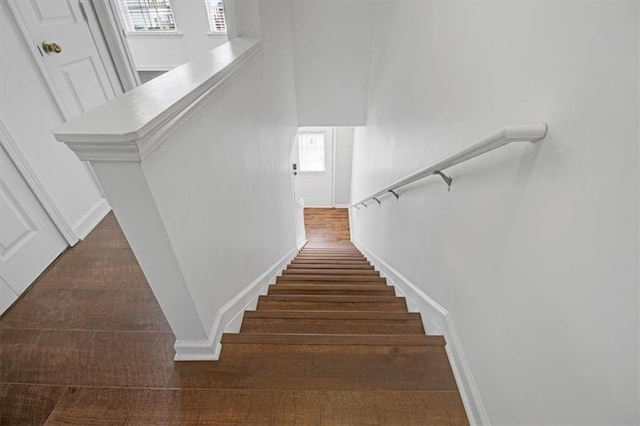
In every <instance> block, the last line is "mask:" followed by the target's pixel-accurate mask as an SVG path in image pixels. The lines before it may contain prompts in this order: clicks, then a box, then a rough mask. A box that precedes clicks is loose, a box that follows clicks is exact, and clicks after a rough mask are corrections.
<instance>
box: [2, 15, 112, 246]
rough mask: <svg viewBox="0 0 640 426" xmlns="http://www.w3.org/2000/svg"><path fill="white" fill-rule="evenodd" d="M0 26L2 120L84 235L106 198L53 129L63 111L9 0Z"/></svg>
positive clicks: (70, 221)
mask: <svg viewBox="0 0 640 426" xmlns="http://www.w3.org/2000/svg"><path fill="white" fill-rule="evenodd" d="M0 31H1V33H0V34H1V35H0V40H1V41H2V56H3V60H1V61H0V75H1V78H0V92H1V93H2V96H1V97H0V121H2V123H3V124H4V125H5V127H6V128H7V130H8V132H9V133H10V135H11V137H12V138H13V139H14V140H15V142H16V144H17V145H18V147H19V149H20V151H21V152H22V154H23V155H24V157H25V158H26V160H27V161H28V163H29V165H30V166H31V167H32V169H33V170H34V171H35V173H36V174H37V175H38V177H39V179H40V181H41V183H42V184H43V185H44V188H45V190H46V191H47V193H48V194H49V195H50V197H51V198H52V200H53V202H54V203H55V205H56V207H57V208H58V209H59V210H60V212H61V214H62V216H63V217H64V220H65V221H66V222H67V224H68V225H69V226H70V227H71V228H74V231H76V233H78V234H79V235H78V237H80V238H82V237H84V234H85V233H86V232H88V231H90V230H91V228H92V227H93V225H95V223H89V222H91V221H95V220H99V219H100V218H101V217H99V214H103V213H104V212H105V211H104V207H105V206H106V204H105V203H104V200H103V198H102V194H101V192H100V190H99V188H98V187H97V185H96V183H95V181H94V179H93V177H92V176H91V173H90V171H89V170H88V169H87V167H86V166H85V165H84V164H83V163H82V162H81V161H80V160H78V157H76V155H75V154H74V153H73V152H71V151H70V150H69V149H68V148H67V147H66V146H65V145H64V144H62V143H59V142H57V141H56V140H55V138H54V137H53V135H52V133H51V130H52V129H54V128H55V127H58V126H59V125H60V124H61V123H62V122H63V121H64V119H63V117H62V113H61V112H60V110H59V108H58V106H57V104H56V103H55V101H54V100H53V98H52V96H51V94H50V92H49V88H48V86H47V84H46V83H45V81H44V78H43V77H42V74H41V72H40V70H39V68H38V66H37V65H36V63H35V60H34V59H33V57H32V55H31V54H30V52H29V49H30V46H28V45H27V42H26V41H25V40H24V38H23V37H22V34H21V33H20V30H19V28H18V26H17V24H16V21H15V19H14V17H13V14H12V13H11V10H10V8H9V6H8V5H7V2H2V4H1V5H0ZM96 209H98V210H100V211H99V212H98V211H96ZM98 213H99V214H98ZM92 214H93V216H92ZM95 214H98V216H95ZM87 221H89V222H87Z"/></svg>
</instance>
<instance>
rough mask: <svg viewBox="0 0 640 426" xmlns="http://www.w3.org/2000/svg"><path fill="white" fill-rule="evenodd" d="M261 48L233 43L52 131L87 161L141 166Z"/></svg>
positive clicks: (245, 41)
mask: <svg viewBox="0 0 640 426" xmlns="http://www.w3.org/2000/svg"><path fill="white" fill-rule="evenodd" d="M261 49H262V42H261V40H260V39H256V38H236V39H234V40H231V41H229V42H228V43H225V44H224V45H222V46H219V47H217V48H215V49H213V50H211V51H209V52H207V53H206V54H205V55H203V56H201V57H199V58H197V59H195V60H193V61H191V62H188V63H186V64H184V65H182V66H180V67H177V68H175V69H173V70H171V71H169V72H167V73H165V74H163V75H161V76H159V77H157V78H155V79H153V80H151V81H149V82H148V83H146V84H143V85H141V86H138V87H136V88H135V89H133V90H131V91H129V92H127V93H125V94H124V95H122V96H119V97H117V98H115V99H113V100H111V101H109V102H107V103H105V104H103V105H101V106H100V107H98V108H96V109H94V110H92V111H89V112H87V113H86V114H83V115H81V116H80V117H77V118H74V119H73V120H71V121H69V122H67V123H65V124H63V125H62V126H60V127H59V128H57V129H56V130H55V131H54V132H53V133H54V135H55V137H56V139H57V140H58V141H60V142H64V143H65V144H66V145H67V146H68V147H69V148H70V149H71V150H72V151H74V152H75V153H76V155H77V156H78V157H79V158H80V159H81V160H84V161H91V162H98V161H106V162H142V161H143V160H144V159H145V158H147V157H148V156H149V155H151V153H152V152H154V151H155V150H156V149H157V148H158V147H159V146H160V145H162V143H164V141H165V140H166V139H167V137H168V136H169V135H170V134H171V133H173V131H175V130H176V129H177V128H178V127H179V126H181V125H182V124H183V123H184V122H185V121H186V120H187V119H188V118H189V117H190V116H191V115H193V113H195V112H196V111H197V110H198V109H200V107H202V105H204V104H205V103H206V101H208V100H209V99H210V98H211V97H212V96H214V95H215V93H217V91H218V90H219V89H220V88H221V87H222V86H223V84H224V82H225V81H226V80H227V79H228V78H229V77H231V76H232V75H233V74H234V73H235V72H236V71H238V70H239V69H240V68H241V66H242V64H244V63H245V62H246V61H248V60H249V59H250V58H251V57H253V56H254V55H255V54H256V53H258V52H259V51H260V50H261Z"/></svg>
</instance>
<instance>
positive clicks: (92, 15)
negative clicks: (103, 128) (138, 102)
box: [78, 0, 125, 98]
mask: <svg viewBox="0 0 640 426" xmlns="http://www.w3.org/2000/svg"><path fill="white" fill-rule="evenodd" d="M78 4H79V6H80V8H81V9H82V10H83V11H84V13H83V14H84V17H85V22H86V24H87V28H88V29H89V34H91V37H92V38H93V44H94V46H95V48H96V51H97V52H98V56H99V57H100V61H101V62H102V65H103V66H104V71H105V73H106V74H107V80H109V84H110V85H111V89H112V90H113V93H114V98H115V97H116V96H120V95H122V94H123V93H124V91H125V90H124V87H123V85H122V80H121V79H120V76H119V75H118V70H117V69H116V66H115V63H114V60H113V56H112V55H111V52H109V47H108V45H107V40H106V38H105V35H104V31H103V29H102V28H101V27H100V21H99V20H98V15H97V14H96V9H95V7H94V5H93V3H92V2H91V1H90V0H78Z"/></svg>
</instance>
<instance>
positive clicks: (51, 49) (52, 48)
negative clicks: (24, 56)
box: [42, 41, 62, 55]
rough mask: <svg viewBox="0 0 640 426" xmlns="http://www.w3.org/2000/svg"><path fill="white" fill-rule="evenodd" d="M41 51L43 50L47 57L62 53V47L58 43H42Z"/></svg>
mask: <svg viewBox="0 0 640 426" xmlns="http://www.w3.org/2000/svg"><path fill="white" fill-rule="evenodd" d="M42 49H44V51H45V53H46V54H47V55H54V54H56V53H60V52H62V47H61V46H60V45H59V44H58V43H47V42H46V41H43V42H42Z"/></svg>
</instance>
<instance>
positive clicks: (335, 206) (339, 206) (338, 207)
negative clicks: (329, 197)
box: [333, 204, 350, 209]
mask: <svg viewBox="0 0 640 426" xmlns="http://www.w3.org/2000/svg"><path fill="white" fill-rule="evenodd" d="M333 207H334V208H336V209H348V208H349V207H350V205H349V204H334V205H333Z"/></svg>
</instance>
